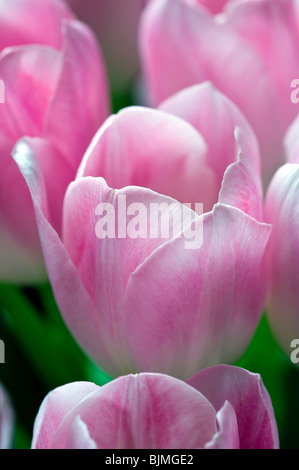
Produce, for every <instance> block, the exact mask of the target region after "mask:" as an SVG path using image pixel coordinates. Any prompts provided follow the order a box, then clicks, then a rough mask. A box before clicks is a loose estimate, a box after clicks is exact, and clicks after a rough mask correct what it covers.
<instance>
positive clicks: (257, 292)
mask: <svg viewBox="0 0 299 470" xmlns="http://www.w3.org/2000/svg"><path fill="white" fill-rule="evenodd" d="M201 219H202V220H201ZM202 222H203V244H202V246H200V247H199V248H195V249H186V237H185V236H181V235H182V234H180V236H177V237H175V238H174V239H173V240H172V241H170V242H167V243H165V244H164V245H162V246H161V247H160V248H159V249H156V250H155V251H154V252H153V253H152V255H151V256H149V257H148V258H147V259H146V260H145V262H144V263H142V264H141V265H140V266H139V268H137V269H136V270H135V271H134V272H133V273H132V274H131V276H130V279H129V281H128V284H127V288H126V297H125V306H126V315H125V317H124V320H125V321H124V325H125V326H124V327H125V332H126V337H127V341H128V344H129V349H130V351H131V357H132V360H133V362H134V364H135V368H136V369H137V370H143V371H147V370H150V371H159V372H166V371H167V373H170V374H172V375H174V376H176V377H181V378H186V377H188V376H189V377H190V376H191V375H192V374H194V373H195V372H196V371H197V370H198V369H200V368H202V367H207V366H209V365H212V364H215V363H219V362H222V361H224V362H231V361H234V360H236V359H237V357H240V355H241V354H242V353H243V352H244V350H245V348H246V346H247V345H248V343H249V341H250V340H251V338H252V335H253V333H254V331H255V328H256V326H257V324H258V322H259V319H260V316H261V313H262V311H263V306H264V301H265V294H266V283H267V279H266V277H265V272H264V271H265V266H264V253H265V248H266V244H267V242H268V238H269V234H270V227H269V226H268V225H265V224H260V223H258V222H257V221H255V220H254V219H252V218H250V217H249V216H247V215H245V214H244V213H243V212H241V211H240V210H238V209H235V208H233V207H229V206H225V205H222V204H219V205H218V204H217V205H216V206H215V207H214V210H213V212H211V213H208V214H204V216H202V217H200V218H198V219H196V220H195V222H194V224H195V227H196V230H199V227H200V224H201V223H202ZM196 230H194V233H193V236H195V235H196V233H198V232H197V231H196ZM194 234H195V235H194ZM183 235H184V233H183ZM188 237H190V233H189V234H188ZM174 293H175V295H174ZM191 325H192V327H190V326H191ZM134 332H135V333H134Z"/></svg>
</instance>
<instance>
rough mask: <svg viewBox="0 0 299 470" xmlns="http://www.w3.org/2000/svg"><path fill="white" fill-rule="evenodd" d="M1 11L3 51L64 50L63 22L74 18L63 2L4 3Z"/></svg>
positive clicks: (30, 0) (0, 1)
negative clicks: (35, 46)
mask: <svg viewBox="0 0 299 470" xmlns="http://www.w3.org/2000/svg"><path fill="white" fill-rule="evenodd" d="M0 9H1V15H0V30H1V38H0V49H1V50H2V49H4V48H5V47H10V46H16V45H23V44H30V43H32V44H33V43H34V44H48V45H50V46H53V47H55V48H57V49H60V47H61V43H62V34H61V21H62V19H64V18H65V19H72V18H73V14H72V12H71V10H70V9H69V8H68V7H67V5H66V4H65V3H64V2H61V1H60V0H43V1H42V2H41V1H40V0H26V1H25V2H24V1H23V0H10V1H9V2H7V1H6V0H0ZM32 12H34V14H32Z"/></svg>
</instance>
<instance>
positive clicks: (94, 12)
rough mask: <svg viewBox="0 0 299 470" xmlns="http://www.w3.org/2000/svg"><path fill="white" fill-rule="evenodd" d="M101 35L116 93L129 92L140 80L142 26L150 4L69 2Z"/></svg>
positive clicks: (134, 0) (138, 0) (116, 0)
mask: <svg viewBox="0 0 299 470" xmlns="http://www.w3.org/2000/svg"><path fill="white" fill-rule="evenodd" d="M67 2H68V3H69V5H70V6H71V8H72V10H73V11H74V13H75V14H76V15H77V17H78V18H79V19H80V20H82V21H84V22H85V23H87V24H88V25H89V26H90V27H91V28H92V29H93V31H94V32H95V34H96V35H97V37H98V39H99V42H100V44H101V48H102V51H103V54H104V57H105V62H106V64H107V68H108V73H109V78H110V86H111V89H112V91H113V92H114V93H116V94H120V93H123V92H125V91H128V90H129V89H130V88H131V87H132V85H133V84H134V82H135V81H136V79H137V78H138V77H139V73H140V70H139V56H138V47H137V35H138V24H139V18H140V14H141V11H142V9H143V7H144V5H145V4H146V2H147V0H130V2H123V1H119V0H109V1H107V0H84V2H82V0H67Z"/></svg>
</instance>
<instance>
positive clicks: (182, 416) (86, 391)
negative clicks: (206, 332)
mask: <svg viewBox="0 0 299 470" xmlns="http://www.w3.org/2000/svg"><path fill="white" fill-rule="evenodd" d="M278 447H279V442H278V433H277V426H276V421H275V417H274V413H273V408H272V404H271V399H270V397H269V394H268V392H267V390H266V389H265V387H264V385H263V382H262V380H261V377H260V376H259V375H258V374H252V373H250V372H248V371H247V370H245V369H240V368H237V367H232V366H224V365H222V366H216V367H212V368H209V369H205V370H202V371H200V372H199V373H197V374H196V375H195V376H194V377H192V378H191V379H189V380H188V381H187V382H183V381H181V380H178V379H175V378H173V377H170V376H167V375H162V374H150V373H142V374H139V375H128V376H123V377H120V378H118V379H116V380H114V381H112V382H110V383H108V384H106V385H104V386H102V387H98V386H97V385H95V384H92V383H89V382H74V383H70V384H68V385H64V386H62V387H59V388H57V389H55V390H53V391H52V392H50V393H49V394H48V395H47V397H46V398H45V399H44V401H43V403H42V405H41V407H40V409H39V412H38V414H37V416H36V419H35V424H34V431H33V439H32V448H33V449H55V448H59V449H97V448H98V449H196V448H201V449H240V448H244V449H245V448H246V449H273V448H278Z"/></svg>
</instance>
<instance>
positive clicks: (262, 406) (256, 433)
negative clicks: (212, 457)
mask: <svg viewBox="0 0 299 470" xmlns="http://www.w3.org/2000/svg"><path fill="white" fill-rule="evenodd" d="M187 383H188V384H189V385H192V387H195V388H196V390H199V391H200V392H201V393H202V394H203V395H204V396H205V397H207V399H208V400H209V401H210V402H211V403H212V404H213V406H214V407H215V409H216V410H220V408H221V407H222V406H223V404H224V403H225V401H229V402H230V404H231V405H232V407H233V408H234V410H235V413H236V417H237V422H238V428H239V437H240V448H241V449H273V448H275V449H276V448H278V446H279V442H278V433H277V425H276V421H275V417H274V412H273V407H272V403H271V399H270V396H269V394H268V392H267V390H266V389H265V386H264V385H263V382H262V379H261V377H260V376H259V374H253V373H251V372H248V371H247V370H245V369H241V368H239V367H232V366H227V365H219V366H215V367H211V368H209V369H205V370H202V371H200V372H198V373H197V374H196V375H195V376H193V377H192V378H191V379H189V380H187Z"/></svg>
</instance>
